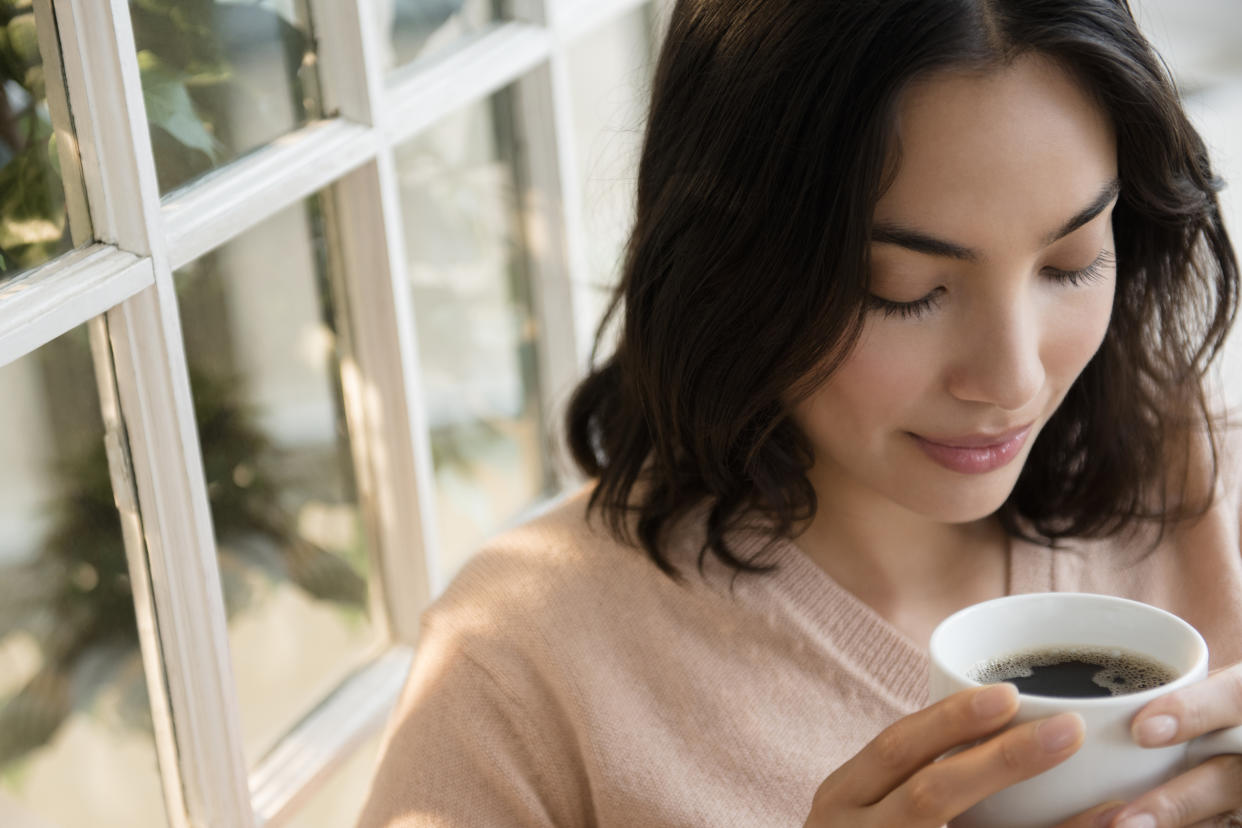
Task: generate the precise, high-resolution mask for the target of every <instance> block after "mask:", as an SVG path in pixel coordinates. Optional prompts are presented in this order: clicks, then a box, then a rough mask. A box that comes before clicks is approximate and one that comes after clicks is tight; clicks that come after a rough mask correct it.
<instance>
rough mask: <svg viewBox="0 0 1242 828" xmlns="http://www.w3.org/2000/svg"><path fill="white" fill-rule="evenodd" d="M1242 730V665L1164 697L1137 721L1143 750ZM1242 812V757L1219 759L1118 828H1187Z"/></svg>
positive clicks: (1128, 812) (1154, 794) (1132, 812)
mask: <svg viewBox="0 0 1242 828" xmlns="http://www.w3.org/2000/svg"><path fill="white" fill-rule="evenodd" d="M1235 725H1242V664H1235V665H1233V666H1232V667H1226V668H1224V669H1221V670H1216V671H1215V672H1213V673H1212V674H1211V675H1210V676H1208V677H1207V678H1206V679H1204V680H1203V681H1201V682H1199V683H1198V684H1195V685H1192V686H1190V687H1187V688H1185V689H1182V690H1178V691H1176V692H1173V693H1169V694H1168V695H1167V696H1161V697H1160V698H1158V699H1156V700H1155V701H1153V702H1151V703H1150V704H1148V705H1147V706H1146V707H1144V708H1143V709H1142V710H1140V711H1139V712H1138V714H1137V715H1136V716H1135V717H1134V722H1133V723H1132V725H1131V728H1132V731H1133V733H1134V740H1135V741H1136V742H1138V743H1139V744H1140V745H1142V746H1143V747H1165V746H1167V745H1176V744H1180V743H1181V742H1187V741H1190V740H1191V739H1194V738H1195V737H1196V736H1202V735H1203V734H1205V733H1211V732H1212V731H1213V730H1219V729H1221V728H1223V727H1233V726H1235ZM1238 808H1242V756H1237V755H1233V756H1217V757H1214V758H1212V759H1209V760H1208V761H1206V762H1204V763H1203V764H1202V765H1199V766H1198V767H1196V768H1193V769H1192V770H1190V771H1187V772H1186V773H1184V774H1182V775H1181V776H1178V777H1176V778H1175V779H1172V780H1170V781H1168V782H1166V783H1165V784H1163V785H1161V786H1160V787H1159V788H1156V789H1155V790H1152V791H1149V792H1147V793H1145V794H1143V795H1142V796H1141V797H1139V798H1138V799H1136V800H1135V801H1134V802H1132V803H1131V804H1130V805H1128V806H1126V808H1125V809H1124V810H1122V811H1121V813H1119V814H1118V815H1117V816H1116V818H1114V820H1113V821H1112V822H1111V823H1110V825H1111V826H1112V828H1182V826H1188V825H1198V824H1200V823H1202V822H1205V821H1207V820H1210V819H1211V818H1212V817H1214V816H1218V815H1220V814H1224V813H1228V812H1230V811H1233V810H1235V809H1238Z"/></svg>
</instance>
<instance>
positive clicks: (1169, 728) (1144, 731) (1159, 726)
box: [1134, 716, 1177, 747]
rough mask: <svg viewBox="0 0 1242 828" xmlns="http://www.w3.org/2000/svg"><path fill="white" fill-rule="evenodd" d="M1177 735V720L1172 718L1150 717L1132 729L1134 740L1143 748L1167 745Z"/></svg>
mask: <svg viewBox="0 0 1242 828" xmlns="http://www.w3.org/2000/svg"><path fill="white" fill-rule="evenodd" d="M1176 735H1177V719H1175V718H1173V717H1172V716H1152V717H1151V718H1150V719H1144V720H1143V721H1141V722H1139V723H1138V726H1137V727H1135V728H1134V738H1135V739H1136V740H1137V741H1138V743H1139V744H1140V745H1142V746H1144V747H1156V746H1157V745H1163V744H1168V743H1169V742H1171V741H1172V740H1173V737H1174V736H1176Z"/></svg>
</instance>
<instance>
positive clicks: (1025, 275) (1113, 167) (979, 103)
mask: <svg viewBox="0 0 1242 828" xmlns="http://www.w3.org/2000/svg"><path fill="white" fill-rule="evenodd" d="M897 136H898V140H899V143H900V158H899V166H898V170H897V175H896V178H895V180H894V181H893V183H892V185H891V186H890V187H889V189H888V190H887V192H885V194H884V195H883V197H882V198H881V199H880V201H879V203H878V204H877V206H876V210H875V217H874V234H873V239H872V243H871V248H870V262H871V263H870V291H871V294H872V296H873V297H874V298H873V300H872V303H871V304H872V306H871V308H870V309H869V311H868V315H867V321H866V324H865V326H864V329H863V333H862V336H861V338H860V339H859V341H858V343H857V345H856V347H855V349H854V350H853V351H852V352H851V354H850V356H849V357H848V359H847V360H846V361H845V363H844V364H843V365H842V366H841V367H840V368H839V369H838V370H837V371H836V372H835V373H834V374H833V376H832V377H831V379H830V380H829V381H828V382H827V383H826V384H824V385H823V386H822V387H821V388H819V389H818V390H817V391H816V393H815V394H814V395H812V396H811V397H809V398H808V399H806V400H804V401H803V402H802V403H800V404H799V405H797V406H796V408H795V409H794V419H795V422H796V423H797V424H798V425H799V426H800V427H801V428H802V430H803V432H804V433H805V434H806V435H807V437H808V438H809V439H810V441H811V443H812V445H813V447H814V451H815V467H814V468H813V469H812V471H811V473H810V478H811V482H812V483H813V485H814V486H815V488H816V491H817V493H818V495H819V498H820V502H821V504H825V505H826V504H828V503H831V502H838V503H841V504H842V505H843V506H845V507H846V508H854V507H856V506H861V505H863V504H864V503H866V502H868V501H876V500H877V499H878V500H879V501H883V502H887V503H889V504H896V505H898V506H900V507H902V508H904V509H905V510H909V511H911V512H914V513H916V514H920V515H923V516H925V517H929V518H932V519H935V520H939V521H944V522H951V523H960V522H965V521H971V520H976V519H979V518H982V517H985V516H987V515H989V514H991V513H992V512H994V511H995V510H996V509H997V508H999V507H1000V506H1001V504H1002V503H1004V501H1005V499H1006V498H1007V497H1008V495H1009V493H1010V491H1011V490H1012V488H1013V486H1014V483H1015V482H1016V480H1017V478H1018V473H1019V472H1020V471H1021V469H1022V465H1023V463H1024V462H1025V461H1026V458H1027V455H1028V454H1029V452H1030V450H1031V444H1032V443H1033V442H1034V440H1035V438H1036V436H1037V435H1038V434H1039V432H1040V429H1041V428H1043V426H1044V424H1045V423H1046V422H1047V421H1048V418H1049V417H1050V416H1052V413H1053V411H1055V410H1056V408H1057V406H1058V405H1059V404H1060V402H1061V400H1062V399H1063V398H1064V396H1065V393H1066V391H1067V390H1068V389H1069V387H1070V384H1071V383H1073V381H1074V379H1075V378H1076V377H1077V376H1078V374H1079V373H1080V372H1081V371H1082V369H1083V367H1084V366H1085V365H1086V364H1087V361H1088V360H1089V359H1090V358H1091V356H1092V355H1093V354H1094V353H1095V351H1096V349H1097V348H1098V347H1099V345H1100V342H1101V340H1102V339H1103V337H1104V332H1105V330H1106V328H1107V327H1108V321H1109V313H1110V310H1111V307H1112V301H1113V290H1114V284H1115V268H1114V263H1113V256H1112V252H1113V232H1112V212H1113V207H1114V205H1115V203H1116V195H1117V153H1116V141H1115V137H1114V133H1113V130H1112V127H1111V125H1110V123H1109V122H1108V120H1107V116H1106V115H1105V114H1104V113H1103V112H1102V111H1101V110H1100V109H1099V108H1098V107H1097V105H1096V104H1095V103H1094V102H1093V101H1092V100H1091V99H1090V98H1089V97H1088V96H1087V95H1086V94H1085V93H1084V92H1083V90H1082V89H1081V88H1080V87H1079V86H1078V85H1077V84H1076V83H1075V81H1074V80H1073V79H1072V78H1071V77H1070V76H1069V75H1068V74H1066V73H1065V72H1063V71H1062V70H1060V69H1059V68H1058V67H1057V66H1056V65H1055V64H1053V63H1051V62H1049V61H1048V60H1047V59H1044V58H1040V57H1034V56H1032V57H1026V58H1022V59H1020V60H1018V61H1017V62H1015V63H1014V64H1012V65H1011V66H1009V67H1008V68H1005V69H1003V70H996V71H992V72H989V73H987V74H966V73H946V74H939V75H935V76H933V77H931V78H929V79H926V80H923V81H920V82H918V83H916V84H914V85H913V86H911V87H910V88H909V89H908V90H907V91H906V93H905V95H904V97H903V98H902V100H901V103H900V106H899V109H898V122H897ZM850 504H853V506H851V505H850Z"/></svg>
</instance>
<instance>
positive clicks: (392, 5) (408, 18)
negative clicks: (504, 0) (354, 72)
mask: <svg viewBox="0 0 1242 828" xmlns="http://www.w3.org/2000/svg"><path fill="white" fill-rule="evenodd" d="M370 2H371V4H372V5H373V6H374V7H375V17H376V20H378V21H379V25H380V34H381V39H382V40H383V42H384V43H386V44H388V49H387V50H386V51H385V52H384V56H383V65H384V68H385V69H386V70H391V69H393V68H394V67H397V66H401V65H403V64H406V63H409V62H410V61H412V60H414V59H415V58H421V57H427V56H428V55H433V54H436V53H437V52H443V51H444V50H445V49H446V48H447V47H449V46H452V45H454V44H456V43H458V42H460V41H461V40H462V38H464V37H465V36H466V35H469V34H471V33H473V32H477V31H478V30H480V29H482V28H483V27H484V26H485V25H487V24H488V23H489V22H491V21H493V20H496V19H497V18H499V17H500V12H499V10H498V9H497V6H498V5H499V3H498V2H497V0H370Z"/></svg>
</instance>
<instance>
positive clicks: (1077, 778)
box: [930, 592, 1242, 828]
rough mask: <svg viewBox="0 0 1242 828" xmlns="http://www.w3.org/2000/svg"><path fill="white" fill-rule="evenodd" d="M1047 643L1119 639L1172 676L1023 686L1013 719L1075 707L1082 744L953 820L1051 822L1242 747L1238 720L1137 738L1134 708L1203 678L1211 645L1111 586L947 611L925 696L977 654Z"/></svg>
mask: <svg viewBox="0 0 1242 828" xmlns="http://www.w3.org/2000/svg"><path fill="white" fill-rule="evenodd" d="M1045 647H1048V648H1054V647H1056V648H1059V647H1110V648H1111V647H1119V648H1122V649H1125V650H1129V651H1131V652H1135V653H1139V654H1142V655H1146V656H1148V657H1149V658H1152V659H1155V660H1156V661H1159V662H1160V663H1162V664H1164V665H1166V666H1168V667H1170V668H1172V669H1173V671H1174V672H1175V673H1176V675H1177V678H1176V679H1175V680H1174V681H1172V682H1170V683H1168V684H1164V685H1161V686H1160V687H1155V688H1152V689H1150V690H1144V691H1141V692H1138V693H1130V694H1127V695H1119V696H1106V697H1102V698H1101V697H1094V698H1061V697H1053V696H1036V695H1028V694H1021V695H1020V696H1019V699H1018V701H1019V706H1018V714H1017V716H1016V717H1015V719H1014V720H1013V722H1012V724H1021V723H1023V722H1029V721H1032V720H1035V719H1042V718H1044V717H1046V716H1053V715H1056V714H1057V713H1065V712H1069V711H1073V712H1075V713H1078V714H1080V715H1081V716H1082V718H1083V721H1084V722H1085V723H1086V734H1085V738H1084V741H1083V745H1082V747H1080V748H1079V749H1078V752H1077V753H1075V754H1074V755H1073V756H1071V757H1070V758H1069V759H1067V760H1065V761H1064V762H1062V763H1061V764H1059V765H1057V766H1056V767H1054V768H1052V769H1051V770H1048V771H1045V772H1044V773H1042V774H1040V775H1039V776H1036V777H1033V778H1031V779H1028V780H1025V781H1023V782H1020V783H1018V784H1017V785H1013V786H1011V787H1009V788H1006V789H1004V790H1002V791H1000V792H999V793H996V794H993V795H992V796H990V797H988V798H987V799H985V800H984V801H983V802H980V803H979V804H978V805H976V806H975V807H973V808H971V809H970V810H969V811H967V812H966V813H965V814H963V815H962V816H960V817H958V818H957V819H956V820H954V821H953V823H952V824H953V826H954V828H985V826H986V828H1048V826H1054V825H1056V824H1057V823H1059V822H1062V821H1063V820H1066V819H1069V818H1070V817H1072V816H1074V815H1075V814H1077V813H1080V812H1082V811H1085V810H1087V809H1089V808H1092V807H1094V806H1096V805H1099V804H1101V803H1103V802H1108V801H1110V800H1125V801H1130V800H1132V799H1135V798H1137V797H1138V796H1140V795H1141V794H1143V793H1146V792H1147V791H1149V790H1151V789H1153V788H1155V787H1157V786H1159V785H1160V784H1161V783H1163V782H1165V781H1167V780H1169V779H1171V778H1172V777H1174V776H1176V775H1177V774H1178V773H1181V772H1182V771H1184V770H1185V769H1187V768H1189V767H1192V766H1194V765H1197V764H1199V763H1201V762H1203V761H1204V760H1205V759H1208V758H1210V757H1212V756H1218V755H1220V754H1225V753H1242V727H1234V728H1227V729H1225V730H1219V731H1217V732H1215V733H1210V734H1208V735H1206V736H1203V737H1200V738H1199V739H1196V740H1194V741H1193V742H1191V743H1190V744H1189V745H1186V744H1181V745H1174V746H1172V747H1166V748H1144V747H1140V746H1139V745H1138V744H1137V743H1136V742H1135V741H1134V739H1133V737H1132V736H1131V732H1130V724H1131V721H1132V720H1133V718H1134V715H1135V714H1136V713H1138V712H1139V710H1141V709H1142V708H1143V707H1144V706H1145V705H1146V704H1147V703H1148V702H1150V701H1152V700H1153V699H1156V698H1158V697H1160V696H1163V695H1164V694H1166V693H1170V692H1172V691H1174V690H1178V689H1180V688H1182V687H1185V686H1187V685H1190V684H1194V683H1195V682H1197V681H1200V680H1201V679H1203V678H1205V677H1206V676H1207V673H1208V649H1207V644H1206V643H1205V642H1204V640H1203V636H1201V635H1200V634H1199V633H1198V631H1197V630H1195V628H1194V627H1192V626H1191V625H1190V624H1188V623H1186V622H1185V621H1183V620H1182V619H1180V618H1178V617H1177V616H1176V615H1173V614H1172V613H1169V612H1165V611H1164V610H1162V609H1158V608H1156V607H1153V606H1149V605H1147V604H1143V603H1140V602H1138V601H1130V600H1127V599H1124V598H1114V597H1112V596H1109V595H1091V594H1085V593H1074V592H1046V593H1034V594H1030V595H1012V596H1008V597H1005V598H997V599H996V600H993V601H985V602H983V603H981V604H975V605H974V606H971V607H967V608H966V609H964V610H961V611H960V612H957V613H955V614H953V615H951V616H949V617H948V618H946V619H945V620H944V621H942V622H941V623H940V625H939V626H938V627H936V630H935V632H933V633H932V637H931V645H930V650H931V699H932V701H933V702H934V701H938V700H940V699H942V698H944V697H946V696H949V695H951V694H953V693H956V692H958V691H959V690H965V689H967V688H970V687H979V686H981V685H980V683H979V682H978V681H975V680H974V679H972V678H971V677H970V674H971V670H972V669H973V668H975V667H977V666H978V665H980V664H981V663H984V662H988V661H991V660H993V659H997V658H1001V657H1004V656H1006V655H1011V654H1015V653H1019V652H1024V651H1028V650H1031V649H1033V648H1045Z"/></svg>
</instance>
